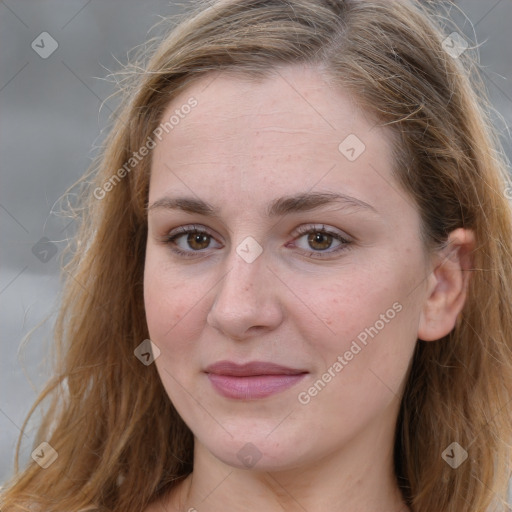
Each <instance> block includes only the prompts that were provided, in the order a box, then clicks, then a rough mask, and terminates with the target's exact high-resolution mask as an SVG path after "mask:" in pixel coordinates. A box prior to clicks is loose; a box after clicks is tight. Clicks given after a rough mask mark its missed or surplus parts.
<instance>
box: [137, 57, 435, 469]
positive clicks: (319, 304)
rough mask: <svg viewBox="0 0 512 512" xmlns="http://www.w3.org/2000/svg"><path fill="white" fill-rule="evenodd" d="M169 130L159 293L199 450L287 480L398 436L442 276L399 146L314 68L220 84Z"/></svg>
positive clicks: (153, 203) (214, 82) (152, 205)
mask: <svg viewBox="0 0 512 512" xmlns="http://www.w3.org/2000/svg"><path fill="white" fill-rule="evenodd" d="M187 105H188V106H187ZM171 116H174V118H171ZM169 119H172V120H171V121H170V123H169V124H168V125H167V127H166V129H163V130H160V131H159V132H158V135H159V138H161V140H160V141H159V142H158V143H157V145H156V147H155V149H153V154H152V169H151V182H150V191H149V210H148V229H149V233H148V240H147V252H146V263H145V274H144V298H145V307H146V314H147V322H148V327H149V333H150V337H151V340H152V341H153V343H154V344H155V345H156V346H157V347H158V348H159V350H160V355H159V356H158V357H157V359H156V360H155V364H156V367H157V370H158V373H159V375H160V377H161V379H162V382H163V385H164V387H165V390H166V392H167V394H168V395H169V398H170V399H171V401H172V402H173V403H174V405H175V407H176V409H177V410H178V412H179V413H180V415H181V416H182V418H183V419H184V421H185V422H186V424H187V425H188V426H189V428H190V429H191V430H192V432H193V434H194V436H195V437H196V441H197V442H199V443H200V444H201V445H202V446H203V447H205V448H206V449H207V450H208V451H209V452H211V454H213V456H214V457H215V458H216V459H219V460H221V461H223V462H224V463H227V464H229V465H232V466H236V467H240V468H244V467H245V468H250V467H256V468H258V469H264V470H269V469H279V468H280V469H285V468H293V467H297V466H299V465H301V464H304V463H307V462H313V461H317V460H320V458H324V457H326V456H328V455H332V454H333V453H337V452H338V453H339V451H340V450H344V449H346V448H347V447H349V446H351V443H355V442H356V440H357V441H358V442H359V443H362V442H364V440H365V439H366V440H372V442H375V439H378V438H379V436H383V435H387V436H388V438H389V435H391V433H392V431H393V429H394V425H395V421H396V416H397V413H398V410H399V398H400V396H401V392H402V390H403V385H404V379H405V377H406V373H407V370H408V367H409V363H410V361H411V357H412V354H413V350H414V346H415V343H416V341H417V337H418V325H419V321H420V315H421V307H422V304H423V302H424V300H425V297H426V293H427V287H426V282H427V277H428V269H429V266H428V265H429V264H428V261H429V260H428V258H427V256H426V253H425V252H424V249H423V246H422V244H421V241H420V218H419V214H418V211H417V209H416V208H415V206H414V204H413V201H412V200H411V199H410V198H409V197H408V196H407V195H406V194H405V192H403V191H402V189H400V187H399V186H398V184H397V183H396V181H395V179H394V178H393V177H392V167H393V158H392V154H391V138H390V133H389V132H387V131H385V129H384V128H378V127H376V126H375V124H374V123H373V122H372V121H371V120H370V119H369V118H368V117H367V116H365V115H364V114H363V113H362V112H361V111H359V110H358V109H357V108H356V105H355V104H354V103H353V102H352V101H351V98H350V97H349V96H347V95H346V94H344V93H342V92H340V91H338V90H335V89H333V88H331V87H329V86H328V85H327V84H326V83H325V82H324V81H323V80H322V78H321V75H320V73H319V72H318V71H317V70H314V69H311V68H307V67H298V66H293V67H283V68H281V69H280V70H279V74H276V75H274V76H273V77H272V78H269V79H267V80H265V81H262V82H261V83H251V82H250V81H248V80H245V79H242V78H239V77H234V76H233V75H227V74H222V73H221V74H218V75H216V77H215V79H213V76H212V75H209V76H206V77H203V78H202V79H201V81H200V82H197V83H196V84H194V85H192V86H189V88H188V89H186V90H185V91H184V92H182V93H181V95H180V96H179V97H177V98H175V99H174V100H173V101H172V103H171V104H170V105H169V107H168V109H167V111H166V112H165V113H164V116H163V122H166V121H168V120H169ZM160 133H162V134H163V135H161V134H160ZM335 196H339V198H338V199H335ZM180 229H182V230H183V229H186V230H190V231H191V233H190V234H189V233H187V232H183V231H180ZM194 230H196V231H194ZM178 251H181V252H178ZM215 363H220V364H217V365H216V367H213V368H211V365H215ZM247 363H254V365H252V366H251V365H248V366H245V367H244V366H243V365H246V364H247ZM259 363H269V365H265V364H263V365H262V364H259ZM271 365H278V367H273V366H271ZM209 367H210V368H209ZM385 449H386V450H388V449H389V447H388V446H386V447H385Z"/></svg>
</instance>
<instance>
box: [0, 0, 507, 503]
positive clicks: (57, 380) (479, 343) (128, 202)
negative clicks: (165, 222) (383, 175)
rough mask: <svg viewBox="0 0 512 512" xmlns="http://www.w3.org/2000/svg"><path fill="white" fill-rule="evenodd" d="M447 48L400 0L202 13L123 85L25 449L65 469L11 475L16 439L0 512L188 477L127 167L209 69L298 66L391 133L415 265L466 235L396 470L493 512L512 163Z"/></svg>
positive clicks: (419, 374)
mask: <svg viewBox="0 0 512 512" xmlns="http://www.w3.org/2000/svg"><path fill="white" fill-rule="evenodd" d="M443 30H444V28H442V26H441V22H440V21H438V19H437V17H436V15H435V13H434V10H433V9H431V8H430V7H429V6H428V5H425V3H422V4H420V3H418V2H412V1H405V0H396V1H379V0H373V1H372V0H357V1H356V0H221V1H217V2H213V3H210V4H204V5H199V6H198V7H197V8H196V10H195V11H193V12H192V13H190V14H189V15H188V16H187V17H186V18H185V19H183V20H182V22H181V23H180V24H179V26H178V27H176V28H174V29H173V30H171V31H170V33H169V35H168V36H167V37H165V38H163V39H162V40H161V41H159V42H158V45H156V47H154V48H151V49H150V50H149V52H148V55H149V57H150V58H149V59H147V62H145V61H142V62H141V63H138V64H136V65H133V66H132V67H130V68H129V70H128V72H127V74H126V75H125V78H126V79H124V78H123V80H121V82H120V83H121V85H122V88H121V90H122V92H123V96H122V97H123V100H122V102H121V106H120V108H119V110H118V111H117V114H116V116H117V117H116V120H115V123H114V125H113V127H112V129H111V131H110V135H109V137H108V139H107V140H106V143H105V147H104V150H103V152H102V154H101V155H100V157H99V158H98V160H97V161H96V162H95V164H94V166H93V167H92V169H91V171H90V172H89V174H87V175H86V176H85V177H84V178H83V179H82V181H81V182H80V183H79V187H80V198H81V202H80V204H79V206H78V207H77V208H75V210H74V212H75V214H76V215H77V216H78V218H79V220H80V229H79V231H78V234H77V236H76V238H75V240H74V242H73V243H72V244H71V245H70V248H69V252H68V253H67V254H68V255H69V256H70V257H69V261H67V262H66V264H65V266H64V272H63V276H64V277H65V278H66V279H65V287H64V294H63V298H62V304H61V308H60V311H59V316H58V318H57V321H56V324H55V329H54V332H55V343H56V345H55V346H56V347H57V348H58V351H57V355H58V365H57V367H56V370H55V377H54V378H52V379H51V381H50V382H49V383H48V385H47V387H46V388H45V389H44V390H43V391H42V392H41V394H40V396H39V397H38V399H37V401H36V403H35V404H34V406H33V407H32V409H31V410H30V413H29V415H28V417H27V420H25V423H24V424H23V430H24V429H25V427H26V425H27V421H28V419H29V418H30V416H31V415H32V413H33V412H34V410H35V408H36V407H37V406H39V405H40V404H41V403H42V402H43V400H45V398H46V397H52V401H51V403H50V406H49V407H48V410H47V411H46V412H45V415H44V421H43V422H42V424H41V426H40V429H39V431H38V434H37V438H36V441H35V445H34V446H37V445H39V443H41V442H43V441H45V442H48V443H49V444H50V445H51V446H52V447H53V448H54V449H55V450H56V451H57V453H58V458H57V459H56V461H55V462H54V463H53V464H51V465H50V466H49V467H47V468H46V469H42V468H41V467H39V465H37V464H36V463H34V462H32V461H31V462H30V464H29V465H28V466H27V467H26V468H25V469H24V470H23V471H21V472H19V469H18V468H19V462H18V459H19V450H20V443H21V439H22V436H21V435H20V438H19V441H18V446H17V455H16V464H15V471H16V474H15V475H14V476H13V478H12V480H11V481H10V482H9V483H8V485H7V486H6V488H5V490H4V491H3V494H2V499H1V500H0V505H2V510H3V511H4V512H8V511H14V510H26V509H28V506H29V505H30V504H38V505H40V507H41V510H44V511H45V512H57V511H66V512H69V511H71V510H81V509H83V510H89V509H90V510H93V509H98V510H109V511H113V512H126V511H129V510H134V511H140V510H143V509H144V508H145V507H146V506H147V504H148V503H149V502H151V501H152V500H154V499H155V498H157V497H158V496H160V495H161V494H162V493H164V492H166V491H168V490H169V489H170V488H171V487H172V486H173V485H175V483H176V482H177V481H179V480H180V479H182V478H184V477H186V476H187V475H188V474H189V473H190V472H191V471H192V460H193V438H192V434H191V432H190V430H189V429H188V427H187V426H186V425H185V424H184V422H183V421H182V419H181V418H180V416H179V415H178V413H177V412H176V410H175V409H174V407H173V405H172V403H171V402H170V400H169V398H168V396H167V395H166V393H165V390H164V388H163V386H162V384H161V381H160V379H159V376H158V373H157V370H156V368H155V365H150V366H147V367H146V366H145V365H143V364H141V362H140V361H139V360H138V359H137V358H136V357H135V356H134V349H135V348H136V347H137V346H138V345H139V344H140V343H141V342H142V341H143V340H145V339H147V338H148V337H149V336H148V329H147V325H146V319H145V312H144V302H143V288H142V284H143V268H144V256H145V243H146V235H147V231H146V230H147V227H146V223H147V217H146V206H147V204H146V203H147V197H148V184H149V175H150V166H151V151H149V154H148V155H147V156H145V157H144V158H140V160H139V159H138V158H136V162H135V160H130V159H133V158H135V157H134V153H137V152H138V151H139V149H140V148H141V147H142V146H144V145H149V142H148V141H149V139H154V137H155V130H156V129H157V128H158V126H159V124H160V123H161V122H162V119H161V117H162V113H163V111H164V109H165V108H166V106H167V105H168V103H169V101H170V100H172V98H173V97H175V96H176V94H177V93H178V92H179V91H181V90H183V88H184V87H186V86H187V85H188V84H190V83H191V82H192V81H195V80H197V79H199V78H201V77H203V76H204V75H205V74H206V73H208V72H211V71H214V70H225V71H229V72H232V73H237V74H243V75H248V76H250V77H252V78H253V79H254V80H258V79H259V78H262V77H266V76H268V74H269V72H270V71H271V70H272V69H275V67H276V66H279V65H285V64H293V63H305V64H311V65H316V66H319V67H320V69H321V70H322V72H323V73H324V74H325V76H326V77H329V79H331V80H332V82H333V84H335V85H336V86H339V87H342V88H344V90H347V91H349V92H350V93H351V94H352V95H353V97H354V98H355V99H356V100H357V101H358V102H359V103H360V105H361V106H362V107H363V108H364V109H365V110H366V111H367V112H368V113H369V114H372V115H374V116H375V118H376V119H378V120H379V122H380V123H381V124H382V125H387V126H389V128H390V129H392V130H393V132H394V133H395V134H396V136H397V137H396V140H397V143H396V145H395V147H394V154H395V157H396V166H395V167H396V168H395V176H396V179H397V181H398V183H399V184H400V185H401V186H402V187H403V189H404V190H405V191H406V192H407V193H408V194H409V195H410V197H411V198H412V199H413V200H414V201H415V203H416V205H417V207H418V210H419V212H420V214H421V218H422V224H423V231H422V235H423V237H424V240H425V244H426V247H428V248H429V249H433V248H436V247H439V246H442V244H443V243H445V242H446V238H447V235H448V233H449V232H450V231H452V230H454V229H456V228H458V227H464V228H469V229H472V230H474V233H475V236H476V241H477V246H476V248H475V251H474V254H473V258H474V261H473V263H474V265H473V267H474V268H473V269H472V270H471V274H472V275H471V280H470V284H469V290H468V297H467V300H466V303H465V305H464V308H463V311H462V312H461V314H460V315H459V318H458V321H457V325H456V327H455V328H454V329H453V330H452V332H451V333H450V334H448V335H447V336H446V337H445V338H443V339H442V340H439V341H436V342H428V343H426V342H422V341H418V343H417V346H416V350H415V353H414V357H413V361H412V366H411V371H410V374H409V377H408V380H407V384H406V387H405V391H404V396H403V399H402V403H401V409H400V413H399V417H398V420H397V429H396V439H395V448H394V454H395V470H396V476H397V480H398V483H399V485H400V488H401V490H402V492H403V495H404V498H405V499H406V501H407V503H408V504H409V506H410V507H411V509H412V510H413V511H414V512H432V511H435V512H461V511H462V510H464V511H467V512H482V511H484V510H490V509H491V508H490V507H495V508H493V509H492V510H505V508H504V507H505V503H504V501H502V500H505V498H506V488H507V482H508V479H509V477H510V472H511V470H510V461H511V460H512V451H511V444H512V443H511V437H512V436H511V425H512V422H511V419H512V417H511V410H512V407H511V400H512V350H511V349H512V214H511V208H510V204H509V203H508V201H507V199H506V195H505V189H506V187H507V183H508V182H507V180H508V178H507V173H506V164H507V162H506V159H505V156H504V153H503V150H502V149H501V145H500V140H499V136H498V135H497V132H496V130H495V129H494V128H493V127H492V124H491V120H490V119H491V116H490V113H489V109H490V107H489V102H488V100H487V97H486V93H485V88H484V86H483V84H482V80H481V79H480V78H479V75H478V59H477V57H476V56H475V55H474V52H473V51H471V50H470V49H468V50H466V51H465V52H463V53H462V54H461V55H458V56H454V55H453V54H450V53H449V52H448V51H446V45H445V44H443V40H444V38H445V37H446V34H444V33H443ZM449 46H450V47H453V44H451V43H450V45H449ZM199 103H200V98H199ZM127 162H130V164H129V165H127ZM121 169H124V172H123V171H121ZM107 183H110V185H107ZM509 186H510V185H509ZM511 190H512V189H509V191H511ZM452 442H457V443H459V445H460V446H461V447H462V448H464V449H465V450H466V451H467V453H468V458H467V460H466V461H465V462H464V463H463V464H461V465H460V466H459V467H458V468H456V469H454V468H452V467H451V466H450V465H449V464H447V463H446V462H445V460H443V458H442V456H441V455H442V453H443V451H444V450H445V449H446V448H447V447H449V446H450V445H451V443H452Z"/></svg>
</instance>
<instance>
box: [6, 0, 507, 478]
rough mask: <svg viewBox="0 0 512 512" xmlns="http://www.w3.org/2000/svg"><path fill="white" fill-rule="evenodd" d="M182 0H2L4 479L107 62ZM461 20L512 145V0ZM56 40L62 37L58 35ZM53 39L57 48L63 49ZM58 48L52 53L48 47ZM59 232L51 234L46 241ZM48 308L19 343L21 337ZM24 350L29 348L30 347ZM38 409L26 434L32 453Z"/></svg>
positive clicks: (99, 119) (94, 133)
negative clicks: (64, 211) (64, 212)
mask: <svg viewBox="0 0 512 512" xmlns="http://www.w3.org/2000/svg"><path fill="white" fill-rule="evenodd" d="M192 5H193V3H192V2H190V1H188V2H187V1H186V0H183V1H182V2H180V3H179V4H178V3H175V2H169V1H168V0H122V1H121V0H0V113H1V116H0V149H1V189H0V229H1V233H2V242H3V243H2V245H1V248H0V250H1V256H0V261H1V266H0V322H1V339H0V340H1V341H0V348H1V357H0V485H1V483H3V482H4V481H5V480H6V479H7V478H8V476H9V475H10V474H11V472H12V469H13V460H14V449H15V444H16V441H17V438H18V436H19V434H20V427H21V425H22V423H23V421H24V419H25V417H26V415H27V413H28V411H29V409H30V407H31V405H32V403H33V401H34V400H35V397H36V395H37V394H38V392H39V391H40V390H41V389H42V386H43V383H44V382H45V381H46V379H47V377H48V375H49V372H50V367H49V364H48V361H47V360H46V359H45V358H46V355H47V353H48V350H49V344H50V342H51V327H52V323H53V321H54V320H55V312H56V308H57V301H58V295H59V292H60V283H59V253H60V251H61V250H62V249H63V247H64V245H65V240H66V238H68V237H69V236H72V234H73V228H74V226H73V223H71V224H70V223H69V221H67V220H66V219H64V218H62V217H59V216H58V215H57V213H58V209H59V204H58V200H59V198H60V197H61V195H62V194H63V193H64V192H65V190H66V189H67V188H68V187H69V186H70V185H72V184H73V183H74V182H75V181H76V180H77V179H78V178H79V177H80V176H81V175H82V174H83V173H84V171H85V170H86V169H87V168H88V166H89V165H90V163H91V159H92V157H93V155H94V154H95V147H97V146H98V145H99V144H100V143H101V141H102V139H103V137H104V132H103V133H102V132H101V130H102V129H103V128H104V127H105V125H106V123H107V121H108V116H109V115H110V113H111V110H112V109H114V107H115V106H116V104H115V100H112V99H109V100H107V101H106V102H105V103H104V104H103V106H102V108H101V110H100V105H101V104H102V103H103V101H104V100H105V99H106V98H107V97H108V96H109V95H110V94H111V93H112V92H113V90H114V89H113V85H112V83H110V82H108V81H106V80H104V78H105V77H106V76H107V75H108V74H109V72H110V71H117V70H119V68H120V65H119V63H118V61H121V62H122V63H126V60H127V52H128V51H129V50H130V49H132V48H134V47H135V46H137V45H140V44H142V43H144V41H146V40H147V39H148V38H149V37H151V36H155V35H158V33H159V30H161V29H160V28H154V29H153V30H151V28H152V27H153V26H154V25H155V24H156V23H157V22H158V21H159V19H160V16H165V15H169V14H175V13H178V12H183V11H186V10H187V8H188V7H191V6H192ZM455 5H456V6H457V8H460V9H461V10H462V11H463V12H464V13H465V14H466V16H467V18H468V19H465V18H464V17H463V16H462V14H460V13H458V14H457V12H456V10H455V9H454V11H453V12H454V14H453V18H454V19H455V21H456V22H457V25H458V30H459V32H460V33H461V34H463V35H464V37H465V38H466V39H467V40H469V41H475V34H476V41H477V42H478V43H479V44H481V47H480V58H481V64H482V72H483V76H484V78H485V80H486V83H487V85H488V90H489V95H490V98H491V100H492V102H493V105H494V106H495V108H496V110H497V111H498V112H499V113H500V114H501V116H502V118H501V117H500V116H495V121H496V124H497V126H498V128H499V130H500V131H501V132H502V133H503V144H504V147H505V149H506V151H507V153H508V154H509V157H511V156H512V153H511V148H512V145H511V142H510V137H509V135H508V134H507V132H506V131H507V129H508V127H510V125H511V124H512V123H511V122H512V84H511V77H512V51H511V50H512V31H511V30H510V23H511V22H512V0H492V1H481V0H480V1H478V0H463V1H458V2H455ZM57 45H58V46H57ZM55 47H56V48H55ZM52 51H53V53H52ZM48 241H52V242H53V244H51V243H48ZM45 317H48V321H47V322H46V323H45V324H43V326H42V327H40V328H39V329H37V330H36V331H35V333H34V335H33V336H32V337H31V338H30V340H29V342H28V343H27V344H26V345H25V347H24V349H23V351H21V349H20V347H21V341H22V339H23V337H24V336H25V335H26V334H27V333H28V332H29V331H30V330H31V329H33V328H34V327H36V326H37V325H38V324H39V323H40V322H41V321H42V320H43V319H44V318H45ZM22 356H24V357H22ZM38 418H39V416H38V414H36V415H34V417H33V420H32V421H31V422H30V423H29V426H30V428H29V430H28V431H27V433H26V434H25V436H24V437H23V442H22V448H23V449H22V458H21V461H20V462H21V464H22V465H24V464H25V463H26V462H28V461H29V460H31V459H30V453H31V451H32V441H33V437H32V436H33V434H34V432H35V426H36V424H37V420H38Z"/></svg>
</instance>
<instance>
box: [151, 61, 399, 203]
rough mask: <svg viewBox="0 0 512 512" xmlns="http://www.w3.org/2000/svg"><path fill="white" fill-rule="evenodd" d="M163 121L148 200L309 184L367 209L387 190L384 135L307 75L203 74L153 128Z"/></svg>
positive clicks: (298, 70) (291, 70) (300, 70)
mask: <svg viewBox="0 0 512 512" xmlns="http://www.w3.org/2000/svg"><path fill="white" fill-rule="evenodd" d="M189 104H195V106H194V107H193V108H188V107H186V106H187V105H189ZM171 117H173V122H172V128H171V129H168V133H165V132H164V133H163V137H162V140H161V141H160V142H159V143H158V144H157V146H156V148H155V150H154V154H153V162H152V164H153V165H152V176H151V187H150V196H151V195H153V196H154V195H155V193H156V192H158V191H160V190H167V189H169V187H171V189H174V187H177V188H179V189H180V190H183V191H185V189H184V187H195V188H196V187H199V189H200V190H201V191H203V192H204V193H207V190H206V187H207V186H212V185H214V186H215V189H216V190H217V191H220V190H224V191H225V192H226V193H230V194H234V193H236V190H242V189H243V185H244V182H245V185H246V188H247V187H249V188H250V187H251V186H252V187H263V188H264V190H265V192H266V194H267V196H268V193H269V191H275V192H277V191H279V192H281V193H288V194H289V193H292V192H299V191H304V190H305V189H310V188H313V187H316V188H322V189H327V188H328V189H334V190H339V191H342V192H346V193H351V192H352V193H353V194H354V195H355V193H356V191H357V192H359V196H360V198H361V199H362V200H364V201H368V202H371V200H373V201H375V200H376V199H377V197H376V196H379V195H380V196H382V197H383V198H384V197H385V194H386V190H385V189H386V188H389V186H390V185H389V183H390V180H391V169H392V166H393V160H392V134H391V132H390V131H389V129H387V128H382V127H379V126H377V125H376V123H375V121H374V120H373V119H371V118H370V117H369V116H368V115H367V114H366V113H365V112H364V111H362V110H361V109H359V108H358V106H357V103H356V102H355V101H354V99H353V98H352V97H351V96H350V95H348V94H347V93H345V92H344V91H343V90H342V89H338V88H334V87H333V86H332V85H330V84H329V83H328V82H327V81H326V80H325V79H324V78H323V77H322V75H321V73H320V72H319V71H318V70H317V69H314V68H309V67H306V66H287V67H282V68H278V69H276V70H275V72H273V73H272V74H271V75H270V76H269V77H267V78H265V79H263V80H259V81H254V80H250V79H249V78H247V77H244V76H237V75H233V74H231V73H229V74H228V73H223V72H220V73H215V74H210V75H206V76H204V77H202V78H201V79H200V80H198V81H197V82H195V83H193V84H192V85H190V86H188V87H187V88H186V89H185V90H183V91H182V92H181V93H180V95H179V96H177V97H175V98H174V99H173V100H172V101H171V103H170V104H169V105H168V107H167V109H166V111H165V112H164V114H163V116H162V123H165V122H166V121H169V119H171ZM171 171H172V172H171ZM181 178H183V179H181ZM184 180H185V181H184ZM235 184H236V185H235ZM237 186H238V188H237ZM253 193H254V194H253V198H256V197H257V191H256V190H253ZM361 196H366V197H361Z"/></svg>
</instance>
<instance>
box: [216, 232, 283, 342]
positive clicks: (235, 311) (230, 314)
mask: <svg viewBox="0 0 512 512" xmlns="http://www.w3.org/2000/svg"><path fill="white" fill-rule="evenodd" d="M271 274H272V272H271V270H270V269H269V268H268V259H267V257H266V255H265V253H264V251H263V248H262V247H261V246H260V244H259V243H258V242H257V241H256V240H255V239H251V237H246V238H245V239H243V240H242V242H240V243H239V244H238V245H237V246H234V247H233V249H232V254H230V257H229V262H228V270H227V272H226V274H225V275H224V277H223V278H222V279H221V281H220V282H219V283H218V286H217V287H216V288H215V290H216V292H215V299H214V302H213V304H212V306H211V308H210V311H209V313H208V323H210V325H212V326H213V327H216V328H217V329H219V330H222V331H224V332H225V333H226V334H228V335H230V336H233V337H242V336H243V335H244V333H245V332H246V331H247V330H248V329H250V328H251V327H255V326H257V327H260V328H261V327H267V328H275V327H276V326H277V325H278V324H279V322H280V318H281V310H280V305H279V303H278V301H277V300H276V296H275V289H274V287H273V286H269V285H268V283H269V282H270V281H271V277H270V276H271Z"/></svg>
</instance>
